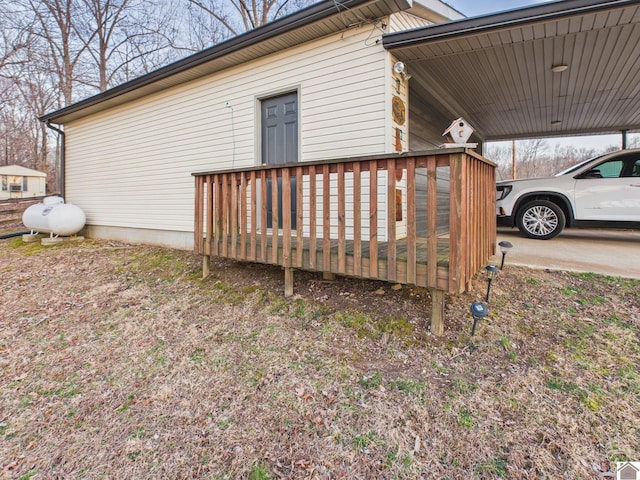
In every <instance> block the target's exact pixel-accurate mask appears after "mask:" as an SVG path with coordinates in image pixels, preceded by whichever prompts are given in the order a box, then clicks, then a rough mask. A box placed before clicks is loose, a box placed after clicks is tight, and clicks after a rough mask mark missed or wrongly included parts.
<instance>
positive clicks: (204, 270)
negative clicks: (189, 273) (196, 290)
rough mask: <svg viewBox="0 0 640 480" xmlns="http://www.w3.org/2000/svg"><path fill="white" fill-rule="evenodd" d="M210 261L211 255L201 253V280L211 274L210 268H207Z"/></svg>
mask: <svg viewBox="0 0 640 480" xmlns="http://www.w3.org/2000/svg"><path fill="white" fill-rule="evenodd" d="M210 263H211V256H210V255H203V256H202V279H203V280H204V279H205V278H207V277H208V276H209V275H210V274H211V269H210V268H209V265H210Z"/></svg>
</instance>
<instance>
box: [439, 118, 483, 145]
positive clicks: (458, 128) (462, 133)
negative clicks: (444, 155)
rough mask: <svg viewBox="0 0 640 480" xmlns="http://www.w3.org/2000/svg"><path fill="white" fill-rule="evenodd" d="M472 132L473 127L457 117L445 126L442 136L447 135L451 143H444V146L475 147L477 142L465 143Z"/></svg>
mask: <svg viewBox="0 0 640 480" xmlns="http://www.w3.org/2000/svg"><path fill="white" fill-rule="evenodd" d="M472 133H473V128H471V126H470V125H469V124H468V123H467V122H466V121H465V120H464V119H463V118H462V117H460V118H457V119H456V120H454V121H453V122H451V125H449V128H447V129H446V130H445V131H444V133H443V134H442V136H443V137H444V136H445V135H446V136H447V139H450V140H451V142H452V143H445V144H444V146H445V147H471V148H475V147H476V146H477V145H478V144H477V143H467V141H468V140H469V138H470V137H471V134H472Z"/></svg>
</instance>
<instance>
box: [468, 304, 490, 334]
mask: <svg viewBox="0 0 640 480" xmlns="http://www.w3.org/2000/svg"><path fill="white" fill-rule="evenodd" d="M470 310H471V315H473V328H472V329H471V336H472V337H473V336H474V335H475V333H476V325H477V324H478V321H479V320H480V319H482V318H484V317H486V316H487V315H488V314H489V309H488V308H487V306H486V305H485V304H484V303H482V302H474V303H472V304H471V309H470Z"/></svg>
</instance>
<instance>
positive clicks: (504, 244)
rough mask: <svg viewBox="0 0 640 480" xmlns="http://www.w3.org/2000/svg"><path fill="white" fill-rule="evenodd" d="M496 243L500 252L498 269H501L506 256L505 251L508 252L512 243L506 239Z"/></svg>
mask: <svg viewBox="0 0 640 480" xmlns="http://www.w3.org/2000/svg"><path fill="white" fill-rule="evenodd" d="M498 245H499V246H500V251H501V252H502V262H501V263H500V270H502V269H503V268H504V257H506V256H507V253H509V250H511V249H512V248H513V245H512V243H511V242H507V241H506V240H503V241H501V242H500V243H498Z"/></svg>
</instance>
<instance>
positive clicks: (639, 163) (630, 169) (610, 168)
mask: <svg viewBox="0 0 640 480" xmlns="http://www.w3.org/2000/svg"><path fill="white" fill-rule="evenodd" d="M580 177H581V178H621V177H640V159H638V158H637V157H626V158H616V159H613V160H609V161H608V162H603V163H601V164H599V165H596V166H595V167H593V168H592V169H590V170H587V171H586V172H584V173H583V174H582V175H580Z"/></svg>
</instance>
